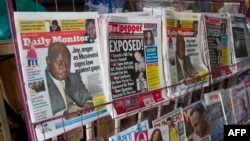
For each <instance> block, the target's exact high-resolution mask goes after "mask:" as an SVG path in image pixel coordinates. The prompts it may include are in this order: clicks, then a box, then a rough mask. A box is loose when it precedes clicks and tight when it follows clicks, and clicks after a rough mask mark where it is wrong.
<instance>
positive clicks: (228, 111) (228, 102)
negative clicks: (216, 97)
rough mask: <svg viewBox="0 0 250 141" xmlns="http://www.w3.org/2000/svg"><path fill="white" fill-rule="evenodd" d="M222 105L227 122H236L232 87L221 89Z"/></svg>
mask: <svg viewBox="0 0 250 141" xmlns="http://www.w3.org/2000/svg"><path fill="white" fill-rule="evenodd" d="M220 97H221V103H222V107H223V110H224V113H225V117H226V124H234V123H235V122H234V114H233V107H232V98H231V96H230V89H225V90H224V91H221V94H220Z"/></svg>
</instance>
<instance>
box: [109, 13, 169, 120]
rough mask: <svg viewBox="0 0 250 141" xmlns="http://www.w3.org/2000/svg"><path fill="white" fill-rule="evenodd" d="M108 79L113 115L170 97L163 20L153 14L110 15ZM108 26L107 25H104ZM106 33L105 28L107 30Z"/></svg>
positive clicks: (141, 107) (120, 115) (125, 112)
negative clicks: (163, 50) (164, 63)
mask: <svg viewBox="0 0 250 141" xmlns="http://www.w3.org/2000/svg"><path fill="white" fill-rule="evenodd" d="M106 26H107V27H106V29H107V30H108V31H106V36H105V35H104V37H106V38H107V53H106V55H107V56H106V59H107V64H106V65H107V66H106V68H105V69H107V79H106V80H107V81H106V84H109V86H107V87H108V88H109V91H108V94H109V96H108V99H109V100H110V101H113V105H112V106H113V107H111V108H110V112H112V114H111V115H112V116H113V117H122V116H124V115H127V114H128V113H136V112H138V111H137V110H138V109H140V110H144V109H145V110H146V109H147V108H148V107H152V106H154V105H157V104H160V103H162V102H164V101H167V100H168V97H167V95H166V92H165V90H161V88H163V87H164V86H165V85H164V78H163V77H162V76H163V69H162V58H161V19H160V18H156V17H153V16H137V17H136V18H135V17H134V18H131V17H129V16H127V17H126V16H108V17H107V25H106ZM104 28H105V27H104ZM104 32H105V31H104Z"/></svg>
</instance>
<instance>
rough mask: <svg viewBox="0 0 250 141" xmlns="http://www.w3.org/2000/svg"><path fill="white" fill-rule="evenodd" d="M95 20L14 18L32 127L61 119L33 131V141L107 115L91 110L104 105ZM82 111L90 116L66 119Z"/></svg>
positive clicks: (41, 16) (78, 15)
mask: <svg viewBox="0 0 250 141" xmlns="http://www.w3.org/2000/svg"><path fill="white" fill-rule="evenodd" d="M90 15H91V16H90ZM96 18H97V13H75V12H74V13H67V12H65V13H28V12H17V13H15V24H16V29H17V39H18V51H19V54H20V58H19V59H20V63H21V64H20V67H21V70H22V77H23V81H24V82H23V83H24V86H25V94H26V98H27V99H26V101H27V103H28V105H27V106H28V110H29V111H28V112H29V115H30V119H31V122H32V123H37V122H40V121H43V120H47V119H50V118H53V117H57V116H62V115H65V116H64V117H62V118H59V119H58V120H53V121H51V122H46V123H44V124H42V125H40V126H37V127H36V133H37V138H38V140H40V139H44V138H50V137H52V136H56V135H58V134H60V133H63V132H65V130H66V131H68V130H70V129H73V128H76V127H77V126H81V125H82V124H86V123H89V122H91V121H93V120H96V119H97V118H99V117H101V116H104V115H106V114H107V113H108V112H107V109H106V107H105V106H102V107H100V106H99V107H95V106H97V105H100V104H104V103H105V102H106V100H105V97H104V93H103V89H104V87H103V72H102V64H101V63H100V62H101V54H100V48H99V37H98V34H96V33H98V28H97V26H96V25H97V22H96ZM94 107H95V108H94ZM83 109H89V111H87V112H83V113H81V114H77V115H70V114H69V113H72V112H75V111H80V110H83ZM62 119H63V120H64V123H62V121H63V120H62Z"/></svg>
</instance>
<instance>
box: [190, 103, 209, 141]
mask: <svg viewBox="0 0 250 141" xmlns="http://www.w3.org/2000/svg"><path fill="white" fill-rule="evenodd" d="M190 122H191V125H192V127H193V129H194V133H193V141H203V140H204V141H205V140H211V130H210V125H209V122H208V119H207V114H206V109H205V107H204V105H203V104H202V103H198V104H197V105H195V106H194V107H193V108H192V110H191V112H190Z"/></svg>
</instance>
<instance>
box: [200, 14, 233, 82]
mask: <svg viewBox="0 0 250 141" xmlns="http://www.w3.org/2000/svg"><path fill="white" fill-rule="evenodd" d="M204 20H205V30H206V35H205V36H206V39H207V46H206V47H205V48H206V49H205V50H207V52H208V56H209V57H208V58H209V59H208V62H209V69H210V71H211V72H212V75H211V76H212V82H214V81H215V82H216V81H218V80H220V79H222V78H223V77H226V76H229V75H231V74H232V71H231V70H230V68H229V65H230V64H231V61H230V60H231V59H230V58H231V53H230V46H229V36H228V35H229V27H228V26H229V23H228V21H229V20H228V17H227V15H226V14H211V13H206V14H205V15H204Z"/></svg>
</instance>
